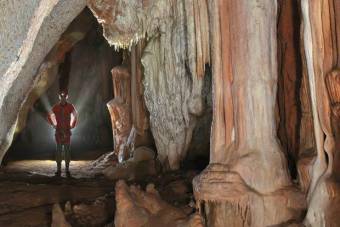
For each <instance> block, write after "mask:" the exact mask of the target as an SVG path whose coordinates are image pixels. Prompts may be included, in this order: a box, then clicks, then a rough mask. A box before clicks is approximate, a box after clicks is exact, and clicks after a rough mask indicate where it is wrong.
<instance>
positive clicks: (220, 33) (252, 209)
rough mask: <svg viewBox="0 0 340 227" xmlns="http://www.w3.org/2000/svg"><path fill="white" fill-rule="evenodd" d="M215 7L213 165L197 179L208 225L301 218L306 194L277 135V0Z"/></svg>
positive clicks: (212, 12) (221, 3) (216, 4)
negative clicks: (294, 177) (291, 171)
mask: <svg viewBox="0 0 340 227" xmlns="http://www.w3.org/2000/svg"><path fill="white" fill-rule="evenodd" d="M209 9H210V12H209V15H210V16H211V20H212V21H211V27H212V34H216V36H214V39H213V40H212V45H213V46H212V49H213V50H214V52H213V53H212V54H213V56H212V64H213V79H214V82H213V89H214V92H213V94H214V97H213V100H214V115H213V116H214V119H213V128H212V133H213V134H212V143H213V144H212V149H211V159H210V164H209V166H208V167H207V168H206V169H205V170H204V171H203V172H202V173H201V174H200V175H199V176H198V177H196V178H195V179H194V181H193V184H194V194H195V198H196V199H197V200H198V205H199V206H200V207H202V210H204V216H205V217H206V224H207V226H228V225H230V226H259V227H260V226H272V225H283V224H285V223H294V222H299V221H301V219H302V218H303V210H304V208H305V202H304V195H303V193H301V192H300V191H299V190H298V188H297V187H295V186H294V185H293V184H292V182H291V179H290V176H289V172H288V168H287V163H286V159H285V156H284V154H283V150H282V148H281V146H280V144H279V143H278V139H277V136H276V124H275V122H276V121H275V114H274V108H275V102H276V99H275V95H276V91H277V55H276V48H277V43H276V42H277V38H276V26H277V23H276V20H275V18H277V2H276V1H266V0H262V1H256V2H255V1H246V0H240V1H222V0H221V1H219V0H216V1H211V2H210V7H209ZM268 46H269V48H268ZM249 47H251V48H252V51H249V49H248V48H249ZM217 50H223V51H221V52H219V51H217ZM229 111H233V113H232V114H229ZM220 214H221V216H219V215H220ZM222 215H223V216H222ZM221 217H223V218H221Z"/></svg>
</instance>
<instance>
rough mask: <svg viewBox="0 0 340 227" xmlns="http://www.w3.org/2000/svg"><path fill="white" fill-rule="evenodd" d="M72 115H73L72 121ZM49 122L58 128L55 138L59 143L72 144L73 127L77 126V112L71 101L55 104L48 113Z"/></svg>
mask: <svg viewBox="0 0 340 227" xmlns="http://www.w3.org/2000/svg"><path fill="white" fill-rule="evenodd" d="M71 116H73V119H72V122H71ZM47 119H48V122H49V123H50V124H51V125H53V126H54V127H55V129H56V132H55V139H56V142H57V143H58V144H70V137H71V129H72V128H74V127H75V126H76V123H77V112H76V110H75V108H74V106H73V105H72V104H70V103H66V104H65V105H62V104H60V103H58V104H56V105H54V106H53V108H52V110H51V112H50V113H49V114H48V118H47Z"/></svg>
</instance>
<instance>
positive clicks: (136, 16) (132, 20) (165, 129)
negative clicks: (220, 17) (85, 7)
mask: <svg viewBox="0 0 340 227" xmlns="http://www.w3.org/2000/svg"><path fill="white" fill-rule="evenodd" d="M88 4H89V6H90V8H91V10H92V11H93V12H94V14H95V15H96V17H97V19H98V21H99V22H100V23H101V24H102V26H103V28H104V36H105V37H106V39H107V40H108V42H109V43H110V44H112V45H116V46H119V47H129V46H132V45H133V44H134V43H137V42H138V41H139V40H140V39H141V38H143V37H147V41H146V42H147V44H146V46H145V49H144V51H143V55H142V64H143V66H144V80H143V84H144V98H145V104H146V107H147V109H148V111H149V113H150V126H151V131H152V134H153V137H154V140H155V144H156V147H157V151H158V159H159V160H160V161H161V163H162V165H163V166H164V167H165V168H166V169H178V168H179V167H180V162H181V161H182V160H183V159H184V157H185V155H186V152H187V149H188V146H189V144H190V141H191V137H192V132H193V129H194V127H195V124H196V117H197V116H198V115H200V114H201V112H202V110H203V108H204V107H203V103H202V97H201V94H202V86H203V80H202V77H203V76H204V74H205V70H204V69H205V64H206V63H208V62H209V56H210V52H209V30H208V29H209V26H208V17H207V16H208V14H207V13H208V11H207V9H208V8H207V4H206V1H197V0H192V1H191V0H190V1H182V0H176V1H170V0H166V1H163V0H157V1H137V0H134V1H127V0H121V1H112V0H111V1H110V0H106V1H97V0H90V1H88Z"/></svg>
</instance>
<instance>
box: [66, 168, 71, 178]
mask: <svg viewBox="0 0 340 227" xmlns="http://www.w3.org/2000/svg"><path fill="white" fill-rule="evenodd" d="M66 177H67V178H71V172H70V171H69V170H66Z"/></svg>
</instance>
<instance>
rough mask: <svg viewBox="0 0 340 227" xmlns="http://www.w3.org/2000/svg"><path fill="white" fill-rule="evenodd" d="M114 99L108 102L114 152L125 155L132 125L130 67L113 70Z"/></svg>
mask: <svg viewBox="0 0 340 227" xmlns="http://www.w3.org/2000/svg"><path fill="white" fill-rule="evenodd" d="M111 73H112V80H113V92H114V97H115V98H114V99H113V100H111V101H110V102H109V103H107V107H108V109H109V111H110V115H111V121H112V131H113V141H114V146H115V147H114V152H115V153H116V155H117V156H118V154H119V153H121V155H123V156H124V152H125V144H126V142H127V139H128V136H129V134H130V131H131V127H132V120H131V117H132V116H131V90H130V89H131V87H130V84H131V78H130V73H129V72H128V69H126V68H123V67H115V68H113V69H112V71H111Z"/></svg>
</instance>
